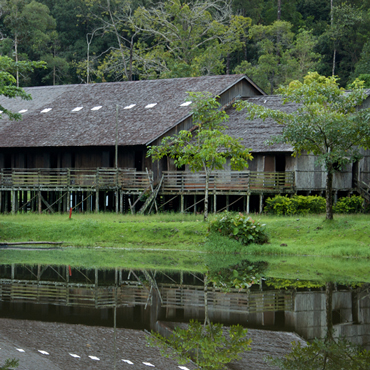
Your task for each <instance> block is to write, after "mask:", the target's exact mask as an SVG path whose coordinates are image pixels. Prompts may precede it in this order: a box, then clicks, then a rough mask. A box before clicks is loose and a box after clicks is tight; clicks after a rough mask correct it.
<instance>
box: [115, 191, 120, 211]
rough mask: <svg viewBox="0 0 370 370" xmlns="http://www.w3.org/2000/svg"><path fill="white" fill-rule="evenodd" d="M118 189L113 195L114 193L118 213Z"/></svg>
mask: <svg viewBox="0 0 370 370" xmlns="http://www.w3.org/2000/svg"><path fill="white" fill-rule="evenodd" d="M118 191H119V190H118V189H117V190H116V192H115V195H116V207H115V208H116V213H118V207H119V204H118V201H119V198H118Z"/></svg>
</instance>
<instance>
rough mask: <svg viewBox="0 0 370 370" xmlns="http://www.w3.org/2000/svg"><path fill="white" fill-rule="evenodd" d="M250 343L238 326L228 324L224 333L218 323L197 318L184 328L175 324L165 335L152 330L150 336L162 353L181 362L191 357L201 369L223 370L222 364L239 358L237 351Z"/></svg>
mask: <svg viewBox="0 0 370 370" xmlns="http://www.w3.org/2000/svg"><path fill="white" fill-rule="evenodd" d="M250 343H251V340H250V339H248V338H246V329H243V328H242V327H241V326H240V325H236V326H231V327H230V328H229V329H228V331H227V335H225V330H224V328H223V326H222V325H221V324H211V325H202V324H201V323H200V322H198V321H190V323H189V324H188V327H187V328H186V329H181V328H180V327H176V328H175V330H174V331H173V334H171V335H170V336H169V337H168V338H164V337H162V336H161V335H160V334H157V333H153V335H152V336H151V337H150V339H149V344H150V345H151V346H155V347H158V348H159V349H160V351H161V353H162V355H164V356H166V357H172V358H175V359H176V360H177V361H178V362H179V363H180V364H186V363H187V362H188V361H189V360H190V359H191V360H193V361H194V362H195V363H196V364H197V366H199V367H200V368H202V369H224V368H225V366H224V365H225V364H227V363H229V362H231V361H233V360H236V359H238V358H239V353H241V352H243V351H247V350H250Z"/></svg>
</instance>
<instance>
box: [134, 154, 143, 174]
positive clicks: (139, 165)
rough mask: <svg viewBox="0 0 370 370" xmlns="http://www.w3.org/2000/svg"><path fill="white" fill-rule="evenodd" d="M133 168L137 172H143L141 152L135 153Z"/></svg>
mask: <svg viewBox="0 0 370 370" xmlns="http://www.w3.org/2000/svg"><path fill="white" fill-rule="evenodd" d="M135 168H136V170H137V171H142V170H143V152H142V151H141V150H139V151H136V152H135Z"/></svg>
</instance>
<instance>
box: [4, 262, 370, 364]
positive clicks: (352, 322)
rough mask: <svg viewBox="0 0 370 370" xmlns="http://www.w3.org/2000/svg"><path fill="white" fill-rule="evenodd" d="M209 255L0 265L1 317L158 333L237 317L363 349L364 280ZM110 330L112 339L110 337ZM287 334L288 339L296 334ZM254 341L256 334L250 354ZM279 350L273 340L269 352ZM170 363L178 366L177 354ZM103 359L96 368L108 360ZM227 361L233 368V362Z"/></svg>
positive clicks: (367, 321)
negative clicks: (156, 263) (201, 262)
mask: <svg viewBox="0 0 370 370" xmlns="http://www.w3.org/2000/svg"><path fill="white" fill-rule="evenodd" d="M208 262H209V263H208V265H207V266H208V268H207V272H205V273H199V272H198V273H195V272H194V273H191V272H187V273H185V272H181V271H178V272H166V271H155V270H145V269H141V270H125V269H119V268H115V269H105V270H98V269H86V268H84V269H82V268H71V267H70V266H50V265H33V266H30V265H16V264H12V265H0V309H1V311H0V312H1V317H3V318H13V319H17V320H19V319H23V320H24V319H27V320H29V319H33V320H40V321H43V322H46V321H51V322H61V323H68V324H77V323H78V324H86V325H94V326H99V327H104V326H106V327H111V328H112V327H113V326H114V327H117V328H119V329H120V328H131V329H146V330H155V331H156V332H161V330H162V333H163V328H164V327H165V328H166V329H165V331H166V330H169V329H168V328H172V327H174V325H175V324H173V323H174V322H175V323H187V322H189V320H198V321H200V322H204V320H205V321H206V323H208V325H211V323H222V324H224V325H227V326H229V325H236V324H240V325H242V326H244V327H248V328H252V329H257V331H255V332H253V330H252V331H251V330H250V333H249V334H250V335H251V336H252V337H253V335H255V338H256V337H257V334H256V333H259V334H258V335H259V336H260V337H261V336H262V335H263V334H262V332H261V330H263V331H264V333H268V335H270V336H271V339H270V341H269V342H268V343H270V344H271V343H272V342H274V341H276V340H277V338H280V339H278V340H281V342H282V343H283V342H284V340H285V339H282V338H283V336H282V335H283V334H281V333H282V332H294V333H297V334H298V335H299V336H301V337H302V338H304V339H305V340H309V341H312V340H314V339H315V338H318V339H322V340H323V341H325V342H328V341H329V342H330V341H333V340H334V339H337V338H339V337H345V338H347V340H349V341H351V342H352V343H355V344H359V345H362V346H363V347H364V348H367V349H370V336H369V333H370V284H360V283H358V282H357V283H354V284H349V283H346V285H340V284H336V283H335V282H320V281H301V280H293V279H290V280H288V279H281V278H273V277H268V276H266V274H265V272H266V269H267V268H268V264H267V263H266V262H264V261H255V262H251V261H248V260H244V261H241V262H238V263H233V264H231V265H229V266H218V265H217V264H216V263H211V262H212V261H211V262H210V261H208ZM115 318H116V319H115ZM122 330H123V329H122ZM0 332H1V329H0ZM20 332H21V331H20ZM253 333H254V334H253ZM271 333H272V334H271ZM273 333H276V334H273ZM113 334H114V333H111V337H112V338H111V340H113V339H114V338H116V336H115V335H113ZM117 335H118V337H120V336H122V335H126V334H123V332H118V334H117ZM127 335H128V334H127ZM274 335H276V337H274ZM289 335H290V334H289ZM289 335H288V333H287V334H286V336H287V337H286V338H287V339H286V342H287V343H289V342H290V341H291V340H292V339H293V340H294V339H297V338H298V337H296V338H292V337H291V336H289ZM288 339H289V340H288ZM132 342H133V343H135V340H132ZM138 343H139V342H137V343H136V344H135V345H136V346H139V345H140V346H143V347H145V343H143V342H140V343H141V344H138ZM284 343H285V342H284ZM115 346H116V347H117V348H118V349H117V351H118V352H119V353H121V352H120V351H121V350H120V348H121V349H122V346H123V344H122V343H118V344H116V343H115V342H114V343H113V342H112V343H111V349H112V348H114V347H115ZM256 347H257V345H256V339H255V340H254V341H253V342H252V344H251V348H252V350H251V351H250V353H251V356H252V353H253V351H254V350H255V349H256ZM288 350H289V347H287V348H286V350H285V353H286V352H288ZM117 351H113V352H114V356H116V354H117ZM278 351H279V350H278V349H277V348H275V347H274V349H273V350H272V354H274V353H275V352H278ZM144 352H145V351H144ZM151 356H152V357H150V356H149V357H150V358H153V359H154V358H156V359H157V357H155V355H153V354H152V355H151ZM1 358H2V357H1ZM71 358H72V357H71ZM112 358H113V356H112ZM90 360H91V359H90ZM122 360H124V359H123V358H117V359H116V361H114V364H118V363H119V364H120V365H123V364H125V362H123V361H122ZM91 361H93V360H91ZM112 361H113V360H112ZM127 361H131V360H129V359H127ZM148 361H149V360H148ZM158 361H159V359H158ZM112 363H113V362H112ZM149 363H150V361H149ZM127 364H128V363H127ZM171 364H172V365H173V366H175V367H173V368H178V367H176V366H177V365H176V362H173V363H171ZM49 365H50V364H49ZM49 365H48V366H49ZM80 365H81V364H80ZM80 365H78V366H80ZM172 365H171V366H172ZM71 366H72V365H71ZM88 366H89V368H94V367H91V366H93V365H88ZM107 366H108V365H107ZM109 366H111V367H109ZM109 366H108V367H104V366H103V367H102V365H99V366H98V367H97V368H113V365H109ZM114 366H115V365H114ZM167 366H168V365H166V366H165V367H164V368H169V367H167ZM186 366H187V367H188V368H189V369H190V368H191V366H190V365H186ZM230 366H232V367H230V368H233V369H237V368H238V367H237V363H235V364H234V363H233V364H232V365H230ZM243 366H244V367H242V368H243V369H248V368H249V367H247V365H243ZM250 366H252V367H250V368H251V369H252V368H253V369H258V368H259V367H258V366H257V365H255V364H254V365H253V364H250ZM39 368H40V369H41V368H42V367H39ZM50 368H52V367H50ZM71 368H73V366H72V367H71ZM76 368H81V367H76ZM193 368H194V367H193ZM260 368H261V369H262V368H266V365H265V367H262V365H261V367H260Z"/></svg>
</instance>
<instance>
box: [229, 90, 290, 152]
mask: <svg viewBox="0 0 370 370" xmlns="http://www.w3.org/2000/svg"><path fill="white" fill-rule="evenodd" d="M248 101H249V102H251V103H255V104H258V105H263V106H265V107H266V108H270V109H278V110H281V111H284V112H288V113H290V112H294V111H295V110H296V109H297V104H294V103H287V104H283V103H282V98H281V97H280V96H278V95H270V96H261V97H253V98H249V99H248ZM227 114H228V115H229V117H230V118H229V122H228V123H227V126H228V129H227V131H226V133H227V134H228V135H230V136H233V137H237V138H242V143H243V145H245V146H246V147H247V148H251V149H252V151H253V152H292V151H293V148H292V147H291V146H290V145H285V144H274V145H271V146H269V145H266V144H265V141H266V140H268V139H270V138H271V137H272V136H276V135H279V134H280V133H281V132H282V129H283V127H282V126H281V125H279V124H277V123H276V122H275V121H274V120H272V119H266V120H265V121H263V120H262V119H254V120H252V121H251V120H248V119H247V118H246V115H247V111H246V110H244V111H241V112H237V111H236V110H235V109H233V108H231V109H229V110H227Z"/></svg>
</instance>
